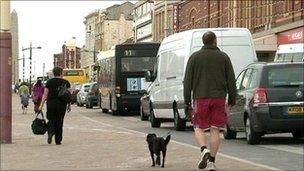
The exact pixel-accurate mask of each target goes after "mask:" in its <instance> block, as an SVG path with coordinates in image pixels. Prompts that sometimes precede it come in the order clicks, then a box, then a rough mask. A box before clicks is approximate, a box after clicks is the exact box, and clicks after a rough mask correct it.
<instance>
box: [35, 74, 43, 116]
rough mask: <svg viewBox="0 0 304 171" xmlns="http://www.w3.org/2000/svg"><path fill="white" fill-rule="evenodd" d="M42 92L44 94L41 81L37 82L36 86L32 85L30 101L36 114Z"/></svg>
mask: <svg viewBox="0 0 304 171" xmlns="http://www.w3.org/2000/svg"><path fill="white" fill-rule="evenodd" d="M43 92H44V86H43V84H42V81H41V80H37V82H36V84H35V85H34V87H33V89H32V99H33V102H34V111H35V113H37V112H38V111H39V105H40V103H41V100H42V96H43Z"/></svg>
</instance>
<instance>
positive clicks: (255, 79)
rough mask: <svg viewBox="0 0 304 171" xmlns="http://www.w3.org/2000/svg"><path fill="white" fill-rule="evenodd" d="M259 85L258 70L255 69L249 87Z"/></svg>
mask: <svg viewBox="0 0 304 171" xmlns="http://www.w3.org/2000/svg"><path fill="white" fill-rule="evenodd" d="M257 86H258V70H257V69H253V71H252V74H251V79H250V82H249V85H248V88H249V89H251V88H256V87H257Z"/></svg>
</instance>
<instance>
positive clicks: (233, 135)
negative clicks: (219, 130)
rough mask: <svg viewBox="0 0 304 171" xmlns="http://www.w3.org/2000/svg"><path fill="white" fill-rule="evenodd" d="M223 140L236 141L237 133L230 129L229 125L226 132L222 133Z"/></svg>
mask: <svg viewBox="0 0 304 171" xmlns="http://www.w3.org/2000/svg"><path fill="white" fill-rule="evenodd" d="M223 134H224V138H225V139H226V140H231V139H236V135H237V132H236V131H233V130H231V129H230V127H229V125H228V124H227V125H226V130H225V131H224V133H223Z"/></svg>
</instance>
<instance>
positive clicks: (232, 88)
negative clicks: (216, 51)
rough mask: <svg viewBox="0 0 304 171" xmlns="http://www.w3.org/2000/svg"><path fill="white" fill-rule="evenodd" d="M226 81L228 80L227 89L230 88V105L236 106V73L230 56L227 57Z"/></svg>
mask: <svg viewBox="0 0 304 171" xmlns="http://www.w3.org/2000/svg"><path fill="white" fill-rule="evenodd" d="M226 73H227V75H226V81H227V89H228V105H230V106H234V105H235V103H236V95H237V90H236V83H235V75H234V70H233V66H232V64H231V61H230V59H229V57H228V56H227V58H226Z"/></svg>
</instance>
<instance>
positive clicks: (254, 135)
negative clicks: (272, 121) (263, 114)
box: [245, 117, 261, 145]
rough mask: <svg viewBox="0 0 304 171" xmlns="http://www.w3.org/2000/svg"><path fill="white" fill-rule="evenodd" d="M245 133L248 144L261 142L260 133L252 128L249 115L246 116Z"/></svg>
mask: <svg viewBox="0 0 304 171" xmlns="http://www.w3.org/2000/svg"><path fill="white" fill-rule="evenodd" d="M245 134H246V139H247V143H248V144H251V145H254V144H259V143H260V142H261V135H260V134H259V133H258V132H255V131H254V130H253V128H252V124H251V121H250V118H249V117H247V118H246V123H245Z"/></svg>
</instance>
